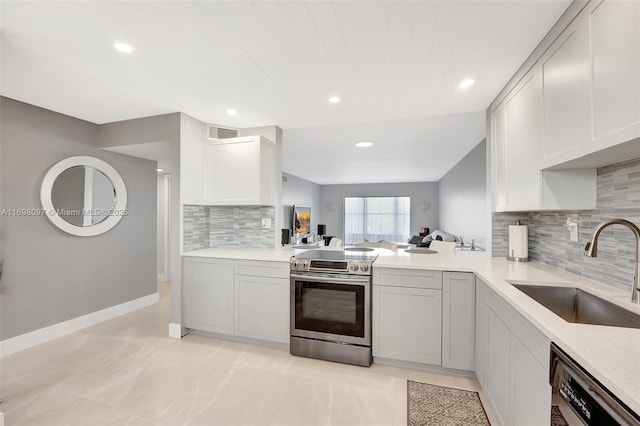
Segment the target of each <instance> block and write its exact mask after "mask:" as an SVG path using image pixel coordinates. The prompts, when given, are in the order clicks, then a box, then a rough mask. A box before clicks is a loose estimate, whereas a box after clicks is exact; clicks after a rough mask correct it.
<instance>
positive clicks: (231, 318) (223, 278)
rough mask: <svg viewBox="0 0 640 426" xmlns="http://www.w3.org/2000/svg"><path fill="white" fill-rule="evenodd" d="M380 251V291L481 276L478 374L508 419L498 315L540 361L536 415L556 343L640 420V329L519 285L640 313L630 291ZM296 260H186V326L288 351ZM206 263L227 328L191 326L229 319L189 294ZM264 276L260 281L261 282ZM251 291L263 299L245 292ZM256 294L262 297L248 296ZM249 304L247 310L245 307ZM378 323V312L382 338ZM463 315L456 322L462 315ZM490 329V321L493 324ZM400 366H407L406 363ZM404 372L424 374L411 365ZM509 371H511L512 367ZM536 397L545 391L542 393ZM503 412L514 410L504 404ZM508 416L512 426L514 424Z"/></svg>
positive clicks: (205, 255)
mask: <svg viewBox="0 0 640 426" xmlns="http://www.w3.org/2000/svg"><path fill="white" fill-rule="evenodd" d="M379 253H380V254H379V256H378V259H377V260H376V262H375V265H374V281H373V286H374V291H375V288H376V286H377V285H378V284H379V283H378V282H377V281H376V274H377V273H378V272H382V271H390V270H395V271H402V273H405V274H411V273H412V272H420V271H442V272H456V273H460V272H461V273H469V274H473V275H474V276H475V278H476V279H475V298H476V300H475V310H476V312H475V318H474V320H475V324H474V325H470V326H471V327H474V330H475V333H474V334H475V354H473V355H475V365H474V367H473V368H472V369H470V370H473V371H474V372H475V374H476V375H477V376H478V379H479V381H480V383H481V385H482V387H483V389H484V390H485V391H486V392H487V394H488V395H490V398H491V403H492V404H493V405H494V406H495V408H496V411H497V412H498V413H502V412H506V411H505V410H506V409H507V408H506V407H508V406H509V404H510V403H508V402H504V401H501V400H500V397H499V392H498V393H495V392H494V394H492V389H491V388H492V387H493V386H495V383H494V382H493V379H492V378H491V374H493V373H495V371H491V370H490V371H487V365H489V367H490V369H492V368H496V367H497V366H494V365H493V364H487V363H488V362H489V363H490V362H491V361H490V359H491V358H490V352H489V353H487V351H491V350H492V349H494V348H493V346H492V345H493V344H494V343H495V342H491V345H489V344H488V342H487V339H489V338H491V337H490V335H489V334H488V330H487V327H488V326H490V324H491V320H488V319H487V316H486V315H487V314H489V315H494V317H493V319H494V320H495V316H496V314H497V315H498V317H497V318H498V320H500V321H502V322H503V323H506V325H507V327H508V328H507V332H509V330H510V331H511V336H512V337H511V341H512V342H517V343H518V344H519V345H522V346H523V349H524V350H525V351H526V352H525V354H526V355H527V356H528V357H529V360H530V361H531V362H533V363H536V364H534V365H535V366H536V367H537V368H538V370H539V372H540V376H538V377H534V379H535V380H537V381H538V383H537V384H535V385H534V386H533V387H531V388H530V389H529V390H528V392H532V390H533V389H537V390H539V392H538V394H537V395H538V398H539V399H536V397H535V396H532V395H529V396H528V397H527V398H529V401H528V403H527V404H528V405H529V406H530V407H535V406H536V405H535V404H536V403H543V404H546V403H550V398H551V388H550V387H549V386H548V377H547V375H548V371H549V365H548V356H549V344H550V342H555V343H556V344H557V345H559V346H560V347H561V348H562V349H563V350H564V351H566V352H567V353H568V354H569V355H570V356H571V357H573V358H574V359H575V360H576V361H577V362H579V363H580V364H582V366H583V367H584V368H586V369H587V370H588V371H589V372H590V373H591V374H592V375H593V376H594V377H595V378H596V379H597V380H599V381H600V382H601V383H602V384H603V385H604V386H605V387H606V388H608V389H609V390H610V391H611V392H613V393H614V394H615V395H616V396H617V397H618V398H619V399H620V400H621V401H622V402H624V403H625V404H626V405H628V406H629V407H630V408H631V409H632V410H634V411H636V412H640V384H638V381H637V378H638V377H640V364H639V363H638V362H637V360H638V359H640V329H633V328H621V327H605V326H597V325H586V324H573V323H568V322H565V321H564V320H562V319H561V318H560V317H558V316H556V315H555V314H553V313H552V312H551V311H549V310H547V309H546V308H544V307H543V306H542V305H540V304H538V303H537V302H535V301H534V300H533V299H531V298H529V297H528V296H527V295H525V294H524V293H522V292H521V291H519V290H518V289H517V288H515V287H514V286H513V285H511V283H521V284H538V285H550V286H565V287H578V288H581V289H583V290H585V291H587V292H589V293H592V294H594V295H596V296H599V297H602V298H604V299H606V300H608V301H611V302H612V303H614V304H616V305H619V306H621V307H623V308H625V309H627V310H630V311H633V312H635V313H638V314H640V307H639V306H637V305H632V304H631V303H630V302H629V295H628V294H627V292H624V291H621V290H617V289H614V288H612V287H608V286H604V285H602V284H599V283H596V282H593V281H589V280H585V279H583V278H581V277H579V276H577V275H574V274H571V273H568V272H565V271H562V270H560V269H557V268H553V267H550V266H547V265H544V264H541V263H538V262H530V263H513V262H508V261H507V260H505V259H503V258H495V257H491V256H490V255H488V254H486V253H474V252H456V253H447V254H444V253H438V254H432V255H428V254H415V253H414V254H409V253H405V252H404V250H398V251H397V252H393V251H390V250H384V249H379ZM292 255H294V249H292V248H289V247H284V248H277V249H216V248H208V249H202V250H196V251H191V252H185V253H184V254H183V257H184V271H185V280H184V283H183V285H184V286H185V288H184V291H185V294H186V299H185V304H184V312H185V324H187V327H188V328H191V329H194V330H195V331H196V332H205V334H207V333H213V334H214V335H215V336H218V337H220V336H223V337H224V336H226V337H228V338H233V339H238V338H240V339H247V338H248V339H250V340H252V341H261V342H262V343H265V342H267V343H269V344H278V345H280V346H284V345H286V344H287V343H288V334H289V330H288V327H289V319H288V312H289V309H288V307H289V280H288V271H289V259H290V257H291V256H292ZM202 262H205V263H206V262H211V264H210V266H209V267H212V268H218V269H217V270H216V271H217V272H216V273H212V274H208V273H205V272H204V271H203V270H200V272H199V273H197V274H196V275H195V276H196V277H198V278H197V279H200V280H201V281H202V280H204V285H207V286H208V287H209V289H210V290H211V289H213V290H211V291H215V292H222V294H224V296H225V297H226V299H225V300H226V302H225V303H220V302H217V303H216V306H218V307H220V308H222V309H223V312H224V315H225V316H226V317H225V318H222V320H223V323H224V326H223V327H218V328H216V327H213V328H209V329H205V327H202V328H200V327H197V326H194V325H193V324H191V326H190V325H189V323H190V319H189V318H190V316H191V315H192V314H193V310H194V309H196V310H199V312H201V313H208V315H219V314H220V312H217V313H216V312H215V307H213V306H204V305H203V303H204V302H203V301H204V300H206V298H205V299H203V298H202V297H201V295H193V294H192V295H191V296H190V295H189V293H190V292H193V291H197V288H198V287H195V288H194V287H193V286H192V284H193V283H192V282H191V280H192V277H193V276H194V275H193V274H194V272H193V270H194V269H193V268H194V266H193V265H194V263H195V264H196V266H195V267H196V270H197V268H198V267H203V266H205V267H207V265H206V264H205V263H202ZM252 270H256V271H258V270H259V273H260V277H258V276H257V275H258V274H257V273H256V274H254V275H256V276H254V277H253V278H254V279H252V280H250V282H251V287H246V285H247V284H246V283H245V286H243V284H242V280H243V279H246V277H250V276H251V274H252V272H251V271H252ZM221 273H222V275H221ZM212 277H215V278H212ZM258 278H260V279H259V280H257V279H258ZM256 280H257V281H256ZM234 282H235V292H234ZM199 285H203V282H200V283H199ZM223 287H224V288H223ZM243 287H244V289H243ZM249 288H251V289H252V290H255V291H256V292H255V293H253V292H247V291H243V290H247V289H249ZM252 294H253V297H247V296H251V295H252ZM243 304H246V305H244V306H243ZM252 304H254V305H252ZM234 308H235V311H234ZM494 311H498V312H494ZM501 313H503V314H504V315H505V317H504V318H502V319H500V314H501ZM261 315H262V316H261ZM376 315H377V313H376V312H375V310H374V312H373V316H374V334H375V327H376V326H375V324H376ZM453 315H456V314H455V312H454V313H453ZM483 315H484V317H483ZM218 319H220V318H218ZM243 321H244V322H243ZM487 321H489V322H488V323H487ZM205 323H206V321H205ZM214 324H215V321H214ZM243 324H244V326H243ZM246 324H250V325H254V329H252V330H248V329H247V327H246ZM234 325H235V327H234ZM261 333H262V334H261ZM406 338H408V339H415V338H416V337H415V336H406ZM374 342H375V339H374ZM512 344H513V343H512ZM503 355H504V354H503ZM507 359H508V354H507ZM376 361H385V362H389V361H393V360H388V359H386V358H385V359H379V357H376V348H375V343H374V362H376ZM396 361H398V362H400V363H401V364H402V362H401V361H402V360H396ZM404 364H406V365H411V366H414V367H415V366H419V365H418V364H416V363H410V362H409V363H404ZM422 366H423V367H432V368H442V367H441V364H440V363H435V366H434V365H431V366H429V365H426V364H424V365H422ZM502 368H507V367H505V366H502ZM506 374H507V375H508V374H509V373H508V372H507V373H506ZM528 379H530V378H528ZM525 384H526V383H525ZM527 385H530V384H527ZM487 387H488V389H487ZM533 392H534V393H535V391H533ZM507 394H508V392H507ZM496 395H497V396H496ZM518 397H519V395H518V394H517V393H516V394H515V396H514V398H518ZM501 404H507V405H506V406H501ZM511 404H514V403H513V402H512V403H511ZM527 404H524V405H525V406H526V405H527ZM518 407H521V405H518V401H516V402H515V407H514V409H515V410H516V411H517V409H518ZM505 415H506V414H505ZM516 415H517V412H516ZM502 418H503V420H505V422H506V417H504V416H503V417H502Z"/></svg>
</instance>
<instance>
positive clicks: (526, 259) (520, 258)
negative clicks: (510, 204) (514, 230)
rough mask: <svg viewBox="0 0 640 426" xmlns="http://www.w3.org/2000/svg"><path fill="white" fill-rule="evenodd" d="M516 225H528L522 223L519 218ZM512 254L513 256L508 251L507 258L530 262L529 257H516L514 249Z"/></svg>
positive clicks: (514, 260) (513, 260)
mask: <svg viewBox="0 0 640 426" xmlns="http://www.w3.org/2000/svg"><path fill="white" fill-rule="evenodd" d="M515 226H526V225H523V224H522V223H520V221H519V220H516V223H515ZM510 254H511V256H509V253H507V260H510V261H512V262H528V261H529V257H516V256H513V255H514V252H513V249H512V250H511V253H510ZM527 254H528V253H527Z"/></svg>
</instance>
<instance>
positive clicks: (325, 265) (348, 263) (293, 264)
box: [289, 256, 372, 275]
mask: <svg viewBox="0 0 640 426" xmlns="http://www.w3.org/2000/svg"><path fill="white" fill-rule="evenodd" d="M289 266H290V268H289V269H290V270H291V271H298V272H314V271H316V272H341V273H346V274H357V275H371V269H372V268H371V266H372V265H371V262H370V261H367V260H323V259H298V258H296V257H295V256H293V257H291V260H290V261H289Z"/></svg>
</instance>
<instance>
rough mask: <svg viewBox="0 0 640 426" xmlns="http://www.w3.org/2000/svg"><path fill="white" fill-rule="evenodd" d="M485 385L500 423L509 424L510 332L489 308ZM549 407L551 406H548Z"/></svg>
mask: <svg viewBox="0 0 640 426" xmlns="http://www.w3.org/2000/svg"><path fill="white" fill-rule="evenodd" d="M487 321H488V328H487V387H486V393H487V395H488V396H489V398H490V399H491V402H492V403H493V406H494V407H495V409H496V412H497V413H498V415H499V416H500V420H501V421H502V424H505V425H507V424H509V399H510V397H509V385H510V381H511V379H510V374H511V368H510V364H509V363H510V361H511V332H510V331H509V328H508V327H507V326H506V325H505V324H504V323H503V322H502V321H501V320H500V318H498V316H497V315H496V314H495V313H494V312H493V311H492V310H491V309H488V310H487ZM549 409H551V407H549Z"/></svg>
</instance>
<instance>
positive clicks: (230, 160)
mask: <svg viewBox="0 0 640 426" xmlns="http://www.w3.org/2000/svg"><path fill="white" fill-rule="evenodd" d="M275 171H276V164H275V144H274V143H273V142H271V141H270V140H268V139H266V138H264V137H262V136H247V137H237V138H229V139H220V140H214V141H210V142H209V143H208V145H207V149H206V156H205V183H204V202H205V204H208V205H235V206H239V205H274V204H275V193H276V190H275V189H276V185H277V184H279V183H280V182H279V178H278V176H276V172H275Z"/></svg>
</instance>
